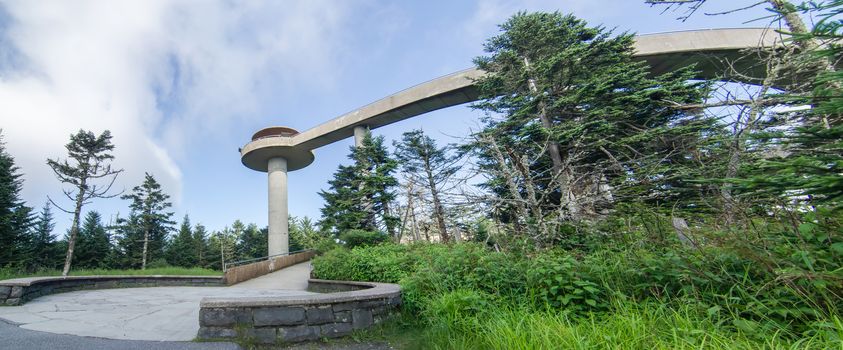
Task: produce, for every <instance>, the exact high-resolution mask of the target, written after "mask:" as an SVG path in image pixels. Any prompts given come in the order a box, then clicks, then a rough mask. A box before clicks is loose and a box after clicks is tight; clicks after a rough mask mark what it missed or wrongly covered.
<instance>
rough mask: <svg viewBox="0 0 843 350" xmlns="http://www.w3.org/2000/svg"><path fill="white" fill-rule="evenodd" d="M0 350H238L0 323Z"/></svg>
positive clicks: (228, 346)
mask: <svg viewBox="0 0 843 350" xmlns="http://www.w3.org/2000/svg"><path fill="white" fill-rule="evenodd" d="M0 349H3V350H57V349H62V350H112V349H120V350H240V349H241V348H240V346H238V345H237V344H234V343H189V342H169V341H138V340H113V339H103V338H90V337H79V336H74V335H65V334H54V333H47V332H37V331H33V330H29V329H23V328H20V327H17V326H15V325H12V324H10V323H6V322H4V321H2V320H0Z"/></svg>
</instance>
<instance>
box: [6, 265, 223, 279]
mask: <svg viewBox="0 0 843 350" xmlns="http://www.w3.org/2000/svg"><path fill="white" fill-rule="evenodd" d="M70 275H71V276H95V275H108V276H118V275H126V276H152V275H164V276H220V275H222V272H220V271H215V270H210V269H203V268H197V267H194V268H185V267H173V266H169V267H157V268H149V269H146V270H136V269H126V270H114V269H86V270H72V271H70ZM42 276H61V271H60V270H41V271H37V272H21V271H19V270H15V269H8V268H0V280H5V279H11V278H23V277H42Z"/></svg>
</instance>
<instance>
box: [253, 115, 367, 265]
mask: <svg viewBox="0 0 843 350" xmlns="http://www.w3.org/2000/svg"><path fill="white" fill-rule="evenodd" d="M353 130H354V131H353V132H354V145H355V146H356V147H360V146H361V145H362V144H363V138H364V137H365V136H366V133H367V132H368V128H367V127H365V126H361V125H358V126H354V127H353ZM298 134H299V132H298V131H296V130H295V129H292V128H288V127H284V126H273V127H268V128H264V129H261V130H260V131H258V132H256V133H255V134H254V135H252V142H249V143H248V144H246V146H244V147H243V148H242V149H240V156H241V161H242V162H243V165H245V166H246V167H247V168H249V169H252V170H257V171H262V172H266V173H267V175H268V178H269V237H268V240H269V241H268V244H267V246H268V247H269V252H268V253H269V254H268V255H269V256H274V255H281V254H287V253H289V252H290V243H289V242H290V231H289V227H288V226H289V221H288V220H289V214H288V213H289V212H288V206H287V172H289V171H296V170H299V169H302V168H304V167H306V166H308V165H310V163H313V159H314V156H313V152H312V151H311V150H310V149H309V148H308V147H307V145H301V144H296V143H295V139H294V136H296V135H298Z"/></svg>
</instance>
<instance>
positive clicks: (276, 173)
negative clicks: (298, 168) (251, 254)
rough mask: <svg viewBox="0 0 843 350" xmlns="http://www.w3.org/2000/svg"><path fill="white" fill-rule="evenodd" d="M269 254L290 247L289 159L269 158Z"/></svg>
mask: <svg viewBox="0 0 843 350" xmlns="http://www.w3.org/2000/svg"><path fill="white" fill-rule="evenodd" d="M267 173H268V174H269V242H268V246H269V255H278V254H286V253H289V252H290V250H289V249H290V248H289V239H290V235H289V227H288V225H289V223H288V221H287V216H288V213H287V159H284V158H282V157H276V158H271V159H269V164H268V169H267Z"/></svg>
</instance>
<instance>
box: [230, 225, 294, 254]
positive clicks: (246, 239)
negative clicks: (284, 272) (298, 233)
mask: <svg viewBox="0 0 843 350" xmlns="http://www.w3.org/2000/svg"><path fill="white" fill-rule="evenodd" d="M238 226H239V227H238ZM235 227H238V228H235ZM232 228H235V229H234V231H235V232H240V236H239V240H238V241H237V258H238V259H239V260H248V259H257V258H261V257H264V256H266V253H267V252H268V251H269V248H268V247H267V244H268V241H267V233H266V232H263V231H262V230H260V229H258V226H257V225H255V224H249V225H248V226H246V227H245V228H243V223H241V222H240V220H237V221H235V222H234V225H232ZM291 251H293V250H291Z"/></svg>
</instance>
